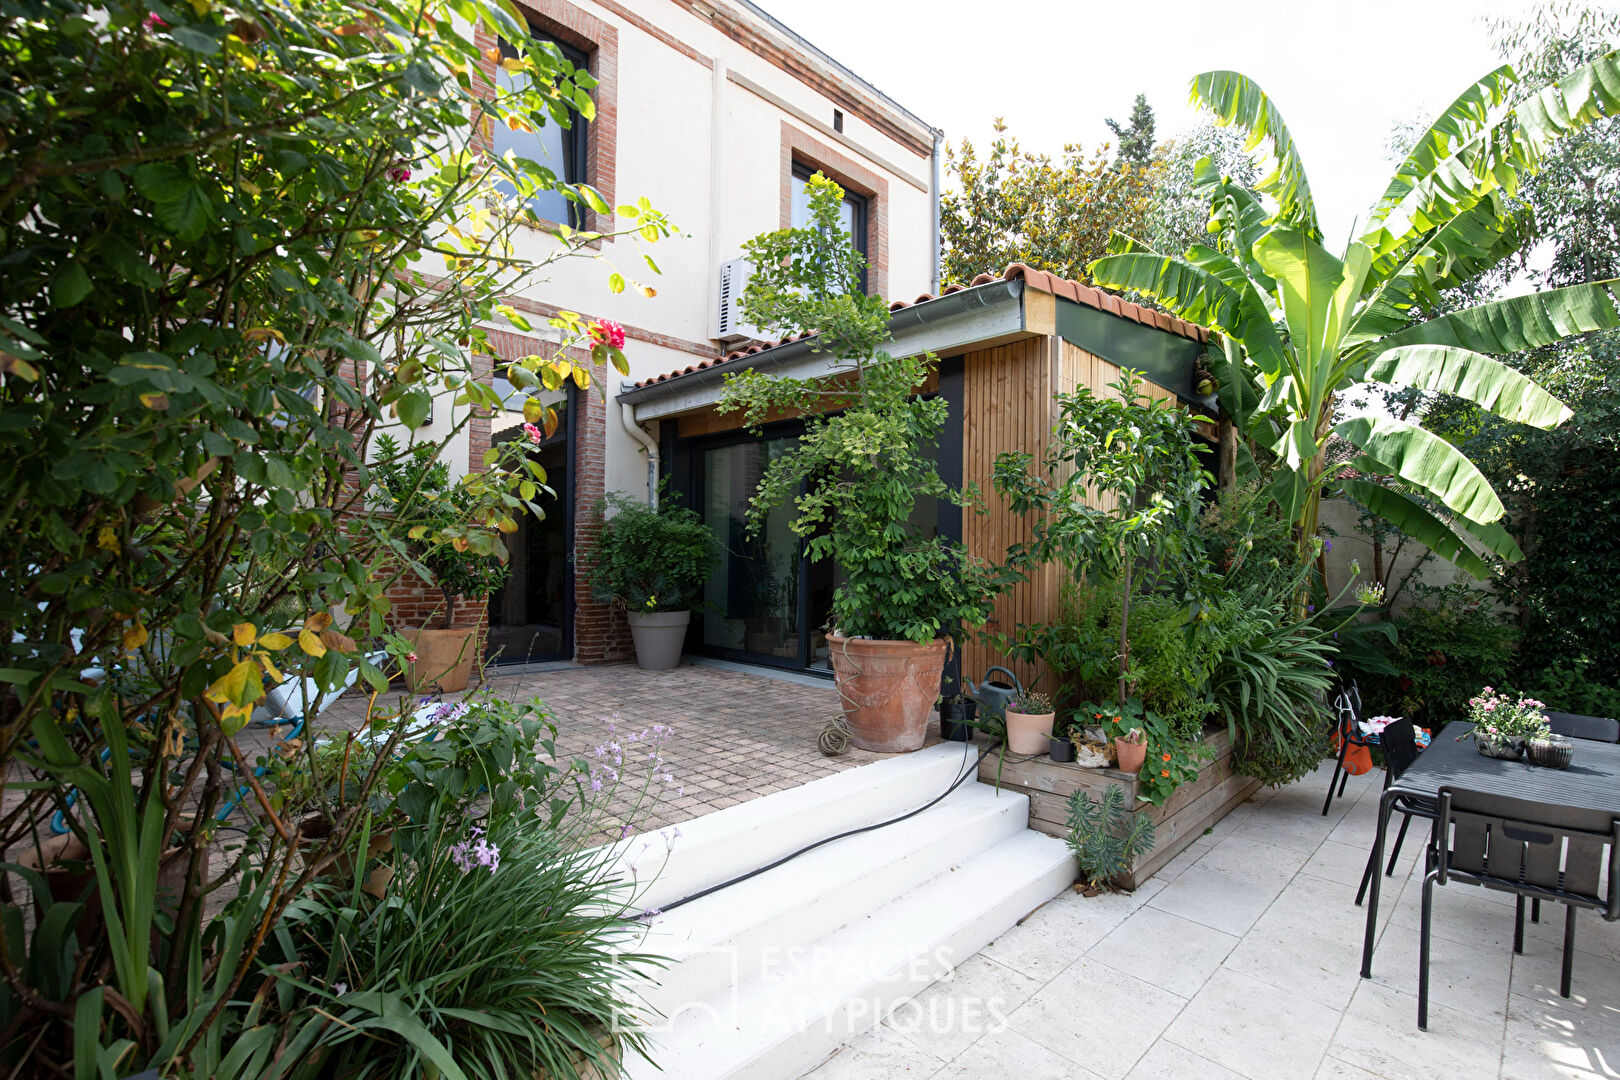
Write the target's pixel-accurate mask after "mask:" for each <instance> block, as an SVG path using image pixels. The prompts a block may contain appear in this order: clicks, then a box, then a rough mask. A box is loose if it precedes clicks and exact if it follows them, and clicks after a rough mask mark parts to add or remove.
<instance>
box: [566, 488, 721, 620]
mask: <svg viewBox="0 0 1620 1080" xmlns="http://www.w3.org/2000/svg"><path fill="white" fill-rule="evenodd" d="M607 510H612V511H613V514H612V516H611V517H607V516H605V514H604V520H603V522H602V529H601V532H600V533H598V534H597V540H596V548H595V551H594V561H593V562H592V564H591V571H590V582H591V592H592V594H593V595H595V597H596V598H597V599H598V600H603V601H606V602H608V603H611V604H613V605H614V606H616V607H620V608H623V609H625V610H627V611H690V610H691V609H693V608H695V607H697V606H698V604H699V603H700V602H701V601H700V597H701V595H702V592H703V584H704V582H706V581H708V579H709V572H710V571H711V570H713V569H714V561H715V555H716V543H715V538H714V533H713V532H711V531H710V530H709V527H708V526H707V525H705V524H704V523H703V517H702V515H700V514H698V512H697V511H695V510H693V509H691V508H690V507H685V506H680V505H678V504H676V503H675V502H673V501H672V500H671V499H670V498H668V497H666V498H664V499H662V500H661V501H660V502H659V504H658V508H657V509H654V508H652V507H650V506H648V505H647V504H646V503H644V502H637V501H636V500H634V499H630V498H627V497H626V496H624V495H623V494H621V493H619V492H612V493H610V494H608V495H607V496H605V497H604V498H603V499H602V500H601V501H600V502H599V503H598V504H597V512H598V513H604V512H605V511H607Z"/></svg>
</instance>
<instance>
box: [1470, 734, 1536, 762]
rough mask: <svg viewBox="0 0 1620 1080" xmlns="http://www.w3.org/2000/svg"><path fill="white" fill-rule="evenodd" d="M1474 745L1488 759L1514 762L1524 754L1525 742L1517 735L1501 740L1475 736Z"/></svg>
mask: <svg viewBox="0 0 1620 1080" xmlns="http://www.w3.org/2000/svg"><path fill="white" fill-rule="evenodd" d="M1474 745H1475V746H1476V747H1478V748H1479V752H1480V753H1482V754H1484V755H1485V756H1486V757H1493V758H1502V759H1504V760H1506V761H1514V760H1516V759H1518V758H1519V757H1521V756H1523V754H1524V740H1523V739H1521V738H1519V737H1518V736H1517V735H1509V736H1507V737H1506V738H1501V739H1491V738H1487V737H1485V736H1482V735H1476V736H1474Z"/></svg>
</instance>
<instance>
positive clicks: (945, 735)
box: [939, 701, 979, 742]
mask: <svg viewBox="0 0 1620 1080" xmlns="http://www.w3.org/2000/svg"><path fill="white" fill-rule="evenodd" d="M978 711H979V703H978V702H977V701H959V702H940V705H939V737H940V738H942V739H944V740H945V741H946V742H972V741H973V723H972V722H973V720H974V719H975V718H976V716H977V714H978Z"/></svg>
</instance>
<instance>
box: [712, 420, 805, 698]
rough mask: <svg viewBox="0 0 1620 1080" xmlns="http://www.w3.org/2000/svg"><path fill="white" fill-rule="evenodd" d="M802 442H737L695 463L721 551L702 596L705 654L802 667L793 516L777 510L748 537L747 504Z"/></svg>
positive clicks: (798, 561)
mask: <svg viewBox="0 0 1620 1080" xmlns="http://www.w3.org/2000/svg"><path fill="white" fill-rule="evenodd" d="M797 441H798V440H797V438H796V437H793V436H786V437H779V438H771V439H763V440H759V441H753V440H749V441H746V442H732V443H729V444H727V445H722V446H715V447H711V448H709V449H705V450H702V451H700V452H699V453H698V455H697V460H696V462H695V465H696V471H697V477H696V479H697V481H698V484H697V487H698V500H699V501H698V509H699V512H700V513H701V514H702V515H703V520H704V522H705V523H706V524H707V525H708V526H709V528H710V529H711V530H713V532H714V535H715V537H716V538H717V539H718V540H719V541H720V545H721V549H722V550H721V555H720V563H719V566H718V567H717V569H716V571H715V573H714V574H712V575H711V576H710V578H709V581H708V583H707V585H705V587H704V592H703V599H704V602H705V605H706V606H705V609H704V611H703V613H702V623H703V630H702V642H703V645H704V647H705V651H708V652H713V653H715V654H717V655H720V656H725V657H729V658H734V659H739V660H751V661H756V662H763V663H769V664H774V665H776V666H779V667H803V666H804V663H805V658H804V651H805V642H804V634H803V625H802V622H803V620H802V615H803V611H802V607H803V605H802V602H801V601H802V598H801V592H802V589H801V582H802V578H803V573H802V571H803V563H804V559H803V556H802V552H801V550H800V544H799V541H798V538H797V537H796V536H794V535H793V533H792V531H791V530H790V529H789V528H788V522H789V521H791V520H792V516H793V508H792V507H791V506H777V507H773V508H772V509H771V511H770V513H769V514H767V515H766V518H765V522H764V526H763V528H761V529H760V531H759V532H758V533H756V534H754V535H750V534H749V532H748V501H749V499H750V498H751V497H752V496H753V494H754V491H755V490H756V489H757V488H758V487H759V480H760V477H761V476H763V475H764V474H765V469H766V467H767V466H768V465H769V464H770V463H771V461H773V460H775V459H776V458H778V457H780V456H781V455H782V454H783V453H785V452H786V451H787V450H788V449H789V448H791V447H792V446H793V444H794V443H795V442H797Z"/></svg>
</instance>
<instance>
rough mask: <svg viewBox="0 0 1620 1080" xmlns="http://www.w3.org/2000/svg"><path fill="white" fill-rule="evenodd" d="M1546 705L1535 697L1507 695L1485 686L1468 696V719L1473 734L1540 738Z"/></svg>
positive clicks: (1494, 736) (1545, 720)
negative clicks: (1471, 723)
mask: <svg viewBox="0 0 1620 1080" xmlns="http://www.w3.org/2000/svg"><path fill="white" fill-rule="evenodd" d="M1546 707H1547V706H1546V705H1545V704H1544V703H1542V702H1540V701H1537V700H1536V699H1535V698H1530V697H1521V698H1517V699H1515V698H1510V697H1508V696H1507V695H1506V694H1503V693H1499V692H1498V691H1496V690H1493V689H1492V688H1491V687H1489V686H1487V687H1485V688H1484V689H1482V690H1480V692H1479V695H1478V696H1477V697H1472V698H1469V699H1468V719H1469V720H1471V721H1472V722H1473V723H1474V725H1475V726H1474V737H1475V738H1487V739H1493V740H1501V739H1514V738H1518V739H1540V738H1545V737H1546V736H1547V733H1548V728H1547V716H1546V714H1545V713H1543V712H1542V710H1543V709H1545V708H1546Z"/></svg>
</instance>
